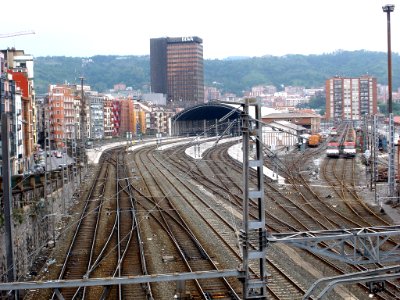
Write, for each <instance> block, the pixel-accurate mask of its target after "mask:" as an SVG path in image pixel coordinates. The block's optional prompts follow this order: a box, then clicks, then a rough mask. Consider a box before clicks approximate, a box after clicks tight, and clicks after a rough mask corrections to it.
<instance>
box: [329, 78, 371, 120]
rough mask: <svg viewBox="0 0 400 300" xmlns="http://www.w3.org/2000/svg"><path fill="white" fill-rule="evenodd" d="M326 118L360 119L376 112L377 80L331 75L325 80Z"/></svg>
mask: <svg viewBox="0 0 400 300" xmlns="http://www.w3.org/2000/svg"><path fill="white" fill-rule="evenodd" d="M325 90H326V119H327V120H358V121H360V120H362V117H363V116H364V115H375V114H376V113H377V80H376V78H374V77H371V76H361V77H359V78H345V77H333V78H330V79H328V80H326V89H325Z"/></svg>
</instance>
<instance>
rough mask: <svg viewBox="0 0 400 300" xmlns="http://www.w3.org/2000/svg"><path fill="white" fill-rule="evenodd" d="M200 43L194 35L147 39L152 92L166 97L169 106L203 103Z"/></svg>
mask: <svg viewBox="0 0 400 300" xmlns="http://www.w3.org/2000/svg"><path fill="white" fill-rule="evenodd" d="M202 43H203V40H202V39H200V38H199V37H196V36H194V37H178V38H170V37H166V38H155V39H150V72H151V88H152V92H153V93H163V94H166V95H167V105H168V106H170V107H183V108H186V107H190V106H193V105H196V104H199V103H203V102H204V73H203V44H202Z"/></svg>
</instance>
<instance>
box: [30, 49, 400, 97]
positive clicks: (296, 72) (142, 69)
mask: <svg viewBox="0 0 400 300" xmlns="http://www.w3.org/2000/svg"><path fill="white" fill-rule="evenodd" d="M392 69H393V73H392V74H393V90H394V91H395V90H397V88H398V87H399V86H400V56H399V54H397V53H393V54H392ZM365 74H369V75H371V76H374V77H376V78H377V80H378V83H381V84H385V85H386V84H387V53H384V52H370V51H364V50H359V51H336V52H333V53H329V54H322V55H285V56H263V57H249V58H246V57H240V58H227V59H223V60H217V59H215V60H207V59H206V60H204V81H205V85H207V86H216V87H218V88H219V89H220V90H221V91H222V92H232V93H235V94H236V95H238V96H242V94H243V93H242V92H243V91H248V90H250V88H251V87H252V86H255V85H259V84H263V85H274V86H276V87H278V88H280V87H283V86H304V87H306V88H313V87H322V86H324V84H325V80H326V79H328V78H330V77H332V76H336V75H338V76H344V77H359V76H362V75H365ZM80 76H84V77H85V84H89V85H90V86H91V87H92V89H93V90H97V91H99V92H105V91H107V90H108V89H112V88H113V86H114V84H117V83H124V84H126V86H129V87H132V88H133V89H140V90H142V91H143V92H149V89H150V88H149V85H150V57H149V56H148V55H146V56H115V55H109V56H93V57H90V58H86V57H85V58H83V57H64V56H52V57H50V56H47V57H36V58H35V87H36V94H37V95H41V94H45V93H46V92H47V90H48V85H49V84H61V83H65V82H67V83H71V84H74V83H80V80H79V77H80Z"/></svg>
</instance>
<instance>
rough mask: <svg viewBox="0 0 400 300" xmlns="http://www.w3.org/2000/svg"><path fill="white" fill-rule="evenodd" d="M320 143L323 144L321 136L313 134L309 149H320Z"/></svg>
mask: <svg viewBox="0 0 400 300" xmlns="http://www.w3.org/2000/svg"><path fill="white" fill-rule="evenodd" d="M320 143H321V135H319V134H312V135H310V137H309V138H308V146H309V147H318V146H319V144H320Z"/></svg>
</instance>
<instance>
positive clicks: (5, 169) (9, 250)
mask: <svg viewBox="0 0 400 300" xmlns="http://www.w3.org/2000/svg"><path fill="white" fill-rule="evenodd" d="M1 133H2V134H1V150H2V176H3V205H4V227H5V235H6V239H5V240H6V245H5V246H6V261H7V280H8V282H14V281H15V279H16V274H15V264H14V244H13V240H14V238H13V223H12V189H11V170H10V146H9V141H10V124H9V118H8V115H7V113H6V112H4V111H3V113H2V115H1ZM12 295H14V296H13V297H15V299H18V291H12Z"/></svg>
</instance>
